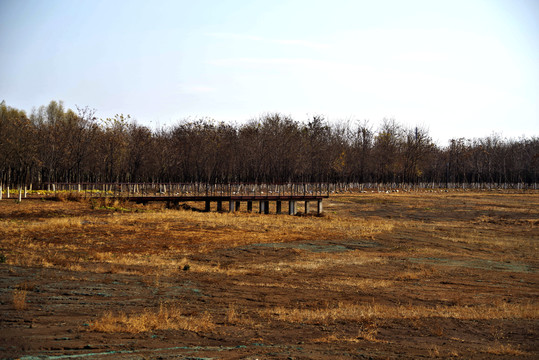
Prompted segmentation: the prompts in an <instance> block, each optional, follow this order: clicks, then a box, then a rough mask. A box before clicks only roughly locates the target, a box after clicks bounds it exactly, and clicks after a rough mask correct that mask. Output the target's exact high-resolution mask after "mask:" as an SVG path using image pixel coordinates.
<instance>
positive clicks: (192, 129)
mask: <svg viewBox="0 0 539 360" xmlns="http://www.w3.org/2000/svg"><path fill="white" fill-rule="evenodd" d="M538 150H539V138H537V137H535V136H532V137H529V138H528V137H522V138H519V139H507V138H502V137H500V136H498V135H491V136H486V137H483V138H475V139H465V138H458V139H452V140H450V141H449V143H448V144H447V145H446V146H440V145H437V144H435V143H434V142H433V141H432V139H431V137H430V136H429V134H428V131H427V130H426V129H424V128H421V127H412V128H408V127H404V126H402V125H401V124H399V123H398V122H396V121H395V120H393V119H384V120H383V121H382V122H381V124H380V125H379V126H378V127H377V128H374V127H373V125H372V124H370V123H369V122H368V121H357V122H351V121H349V122H346V123H338V124H330V123H328V122H327V121H326V120H325V119H324V118H323V117H321V116H313V117H312V118H311V119H309V121H307V122H299V121H296V120H294V119H292V118H291V117H290V116H286V115H283V114H278V113H274V114H265V115H262V116H260V117H259V118H256V119H252V120H250V121H248V122H246V123H244V124H241V125H233V124H229V123H224V122H216V121H213V120H211V119H199V120H184V121H180V122H179V123H177V124H176V125H173V126H170V127H167V128H162V129H159V130H151V129H149V128H148V127H146V126H143V125H140V124H137V122H136V121H133V120H132V119H131V118H130V117H129V116H123V115H116V116H114V117H113V118H107V119H97V118H96V117H95V110H92V109H90V108H88V107H85V108H79V107H77V108H76V110H71V109H66V108H65V107H64V105H63V103H62V102H61V101H59V102H57V101H51V102H50V103H49V104H48V105H46V106H41V107H39V108H35V109H34V110H32V112H31V113H30V114H29V115H28V114H27V113H26V112H25V111H22V110H19V109H16V108H13V107H10V106H7V105H6V103H5V102H2V103H0V185H4V186H17V185H29V184H33V185H34V186H42V185H43V184H50V183H65V182H70V183H71V182H79V183H81V182H90V183H102V182H108V183H112V182H124V183H135V182H202V183H212V184H214V183H238V182H255V183H257V182H258V183H286V182H329V183H361V184H365V183H371V184H372V183H379V184H380V183H382V184H397V185H399V184H425V183H431V184H433V185H434V184H436V186H449V184H472V183H491V184H498V185H502V184H525V185H528V186H529V185H532V184H536V183H537V182H538V172H539V151H538Z"/></svg>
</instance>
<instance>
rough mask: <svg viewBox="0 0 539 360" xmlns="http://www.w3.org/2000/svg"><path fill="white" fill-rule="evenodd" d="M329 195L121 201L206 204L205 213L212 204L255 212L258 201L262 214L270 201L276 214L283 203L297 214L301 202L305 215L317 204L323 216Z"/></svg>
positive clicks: (219, 196) (231, 209) (229, 208)
mask: <svg viewBox="0 0 539 360" xmlns="http://www.w3.org/2000/svg"><path fill="white" fill-rule="evenodd" d="M328 197H329V196H328V195H208V196H205V195H197V196H189V195H185V196H168V195H162V196H160V195H158V196H122V197H119V198H120V199H123V200H127V201H133V202H136V203H139V204H147V203H149V202H155V201H158V202H166V203H167V204H168V205H169V206H171V205H175V206H177V205H179V204H180V203H182V202H204V203H205V207H204V210H205V211H210V209H211V203H212V202H215V203H217V211H223V203H224V204H228V211H229V212H235V211H239V210H240V209H241V203H242V202H244V203H246V205H247V211H249V212H251V211H252V210H253V202H255V201H258V209H259V212H260V213H261V214H262V213H263V214H269V208H270V206H269V203H270V201H274V202H275V212H276V214H281V213H282V202H283V201H284V202H288V214H289V215H296V214H297V202H298V201H301V202H304V203H305V207H304V209H305V213H309V212H310V203H311V202H316V205H317V206H316V213H317V214H318V215H320V214H322V211H323V206H322V201H323V199H325V198H328Z"/></svg>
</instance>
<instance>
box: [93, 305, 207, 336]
mask: <svg viewBox="0 0 539 360" xmlns="http://www.w3.org/2000/svg"><path fill="white" fill-rule="evenodd" d="M213 328H215V323H214V322H213V320H212V317H211V315H210V314H209V313H208V312H205V313H203V314H201V315H197V316H194V315H182V313H181V309H180V308H179V307H178V306H169V305H164V304H161V305H160V306H159V309H158V310H157V311H150V310H147V309H146V310H144V311H143V312H142V313H139V314H126V313H124V312H120V313H117V314H114V313H113V312H107V313H105V314H103V315H102V316H101V317H99V318H97V319H95V320H94V322H93V323H92V324H91V325H90V328H89V329H90V330H91V331H97V332H105V333H114V332H125V333H140V332H146V331H151V330H187V331H194V332H199V331H211V330H212V329H213Z"/></svg>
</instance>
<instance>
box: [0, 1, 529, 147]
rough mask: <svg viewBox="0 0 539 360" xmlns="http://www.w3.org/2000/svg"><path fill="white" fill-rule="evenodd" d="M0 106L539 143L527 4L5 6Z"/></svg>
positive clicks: (156, 122)
mask: <svg viewBox="0 0 539 360" xmlns="http://www.w3.org/2000/svg"><path fill="white" fill-rule="evenodd" d="M0 14H1V20H0V101H1V100H5V101H6V104H7V105H8V106H12V107H15V108H18V109H23V110H26V111H27V112H28V113H30V112H31V111H32V108H34V107H39V106H41V105H47V104H48V103H49V102H50V101H51V100H62V101H63V102H64V105H65V106H66V107H68V108H72V109H75V107H76V106H80V107H85V106H88V107H89V108H92V109H95V110H96V116H97V117H99V118H107V117H113V116H114V115H115V114H124V115H127V114H129V115H131V117H132V118H134V119H136V121H137V122H138V123H139V124H142V125H147V126H149V127H151V128H152V129H157V128H162V127H167V126H172V125H174V124H176V123H178V122H179V121H181V120H184V119H193V120H194V119H198V118H202V117H204V118H213V119H215V120H217V121H226V122H231V123H234V124H241V123H243V122H245V121H248V120H250V119H254V118H258V117H259V116H261V115H263V114H266V113H273V112H278V113H281V114H284V115H289V116H291V117H292V118H294V119H295V120H298V121H308V120H309V119H310V118H312V117H313V116H315V115H321V116H324V117H325V118H326V119H327V120H328V121H329V122H331V123H333V122H341V121H347V122H351V123H355V122H356V121H364V120H367V121H369V123H370V124H371V126H372V127H373V130H376V129H377V128H378V126H379V125H380V124H381V121H382V119H384V118H392V119H395V120H396V121H397V122H398V123H400V124H402V125H404V126H407V127H413V126H420V127H422V128H424V129H426V130H428V132H429V134H430V136H431V137H432V138H433V140H434V141H435V142H437V143H438V144H440V145H446V144H447V141H448V140H449V139H451V138H460V137H465V138H474V137H485V136H489V135H492V134H498V135H500V136H503V137H509V138H518V137H521V136H526V137H531V136H538V135H539V1H537V0H485V1H482V0H464V1H461V0H447V1H442V0H425V1H421V0H406V1H401V0H398V1H390V0H379V1H372V0H367V1H363V0H350V1H346V0H331V1H330V0H325V1H318V0H297V1H296V0H288V1H285V0H272V1H267V0H263V1H257V0H251V1H247V0H245V1H239V0H196V1H193V0H188V1H183V0H176V1H147V0H146V1H138V0H125V1H122V0H108V1H99V0H41V1H31V0H0Z"/></svg>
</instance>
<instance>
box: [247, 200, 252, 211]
mask: <svg viewBox="0 0 539 360" xmlns="http://www.w3.org/2000/svg"><path fill="white" fill-rule="evenodd" d="M252 211H253V202H252V201H251V200H249V201H247V212H252Z"/></svg>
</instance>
